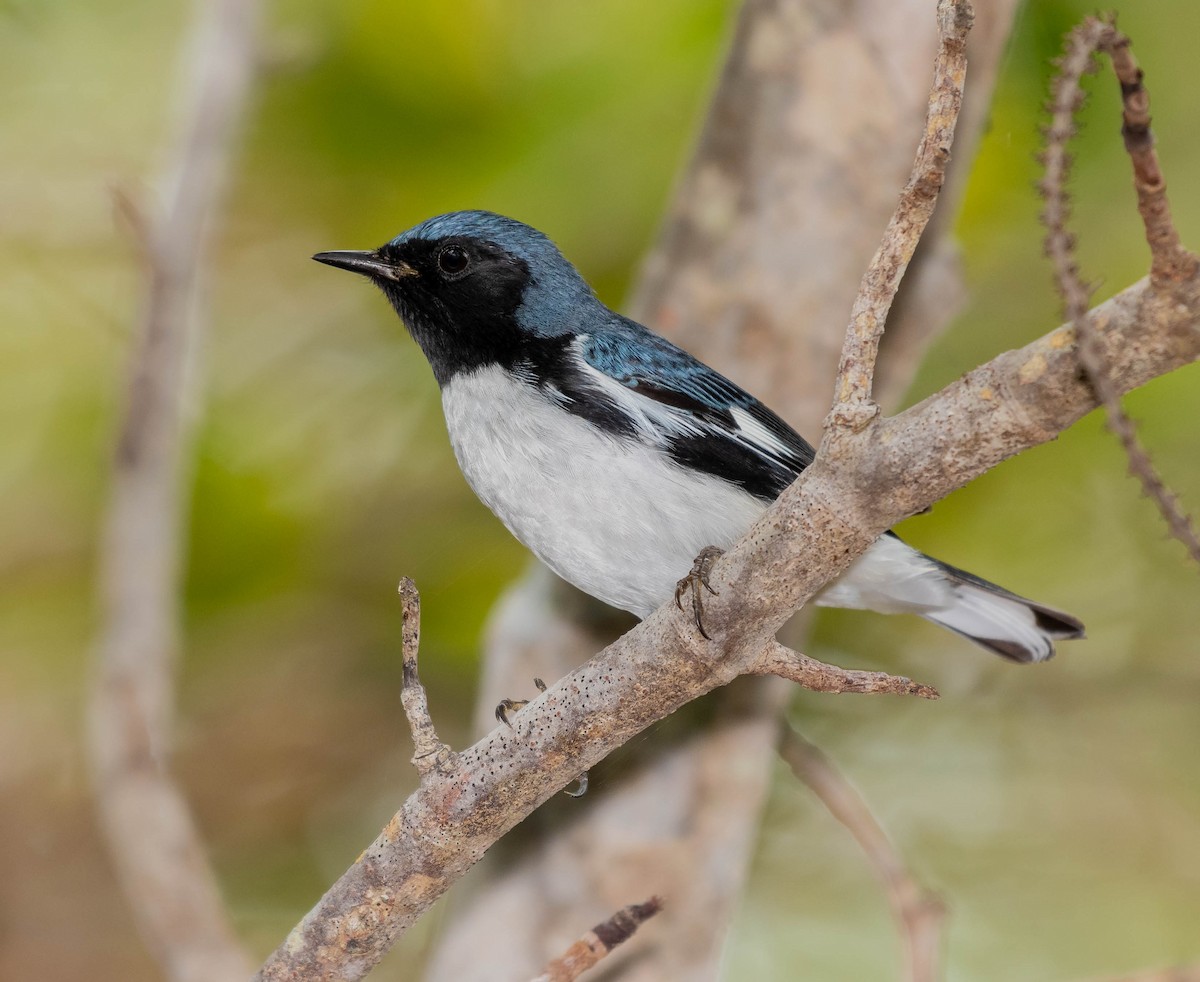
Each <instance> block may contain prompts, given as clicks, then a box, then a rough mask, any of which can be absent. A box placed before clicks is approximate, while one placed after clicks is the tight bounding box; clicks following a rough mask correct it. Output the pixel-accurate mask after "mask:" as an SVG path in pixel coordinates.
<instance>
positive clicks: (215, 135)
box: [88, 0, 258, 982]
mask: <svg viewBox="0 0 1200 982" xmlns="http://www.w3.org/2000/svg"><path fill="white" fill-rule="evenodd" d="M257 14H258V7H257V4H256V3H255V2H251V0H220V2H202V3H197V4H196V9H195V17H196V22H195V27H194V28H193V31H192V33H191V35H190V37H189V38H188V40H189V43H190V47H191V53H190V58H189V59H188V64H187V69H188V76H187V90H186V93H185V95H186V105H185V106H184V108H183V110H182V113H181V120H182V127H181V131H180V134H179V137H178V142H177V144H176V146H175V152H174V163H173V165H172V166H171V167H170V168H169V169H168V170H167V172H166V174H165V175H164V179H163V185H164V201H163V208H162V211H161V213H160V214H157V215H156V216H155V217H154V218H153V220H149V221H147V222H146V223H145V224H144V225H138V224H137V220H136V219H135V227H136V228H138V231H139V234H140V235H141V236H142V237H143V238H144V242H142V243H139V244H140V245H142V246H143V247H144V253H145V261H146V264H147V267H148V269H147V284H146V294H145V298H144V301H143V309H142V314H141V327H140V333H139V337H138V346H137V350H136V352H135V355H134V359H133V366H132V374H131V378H130V382H129V392H128V397H127V404H126V407H125V414H124V417H123V419H122V422H121V427H120V435H119V440H118V444H117V451H116V458H115V461H114V471H113V480H112V489H111V500H110V502H109V507H108V512H107V514H106V516H105V519H104V538H103V548H102V550H101V556H100V574H99V578H100V584H101V591H102V600H103V617H102V627H101V629H100V635H99V638H98V640H97V645H96V665H95V673H94V676H93V680H92V690H91V694H90V699H89V720H88V723H89V740H88V747H89V751H90V754H91V770H92V778H93V785H94V792H95V797H96V804H97V806H98V809H99V812H100V818H101V820H102V826H103V830H104V833H105V836H106V838H107V841H108V846H109V850H110V852H111V854H112V858H113V862H114V864H115V866H116V868H117V873H118V875H119V877H120V880H121V883H122V886H123V888H124V890H125V894H126V896H127V898H128V900H129V903H130V905H131V907H132V908H133V911H134V914H135V917H136V919H137V923H138V926H139V927H140V929H141V931H142V934H143V935H144V937H145V939H146V942H147V944H148V945H149V947H150V948H151V950H152V952H153V953H154V955H155V957H156V958H158V960H159V962H160V963H161V964H162V966H163V968H164V970H165V972H166V974H167V976H168V977H169V978H170V979H173V980H184V982H202V980H203V982H213V980H224V979H229V980H233V979H239V980H240V979H244V978H245V977H246V974H247V973H248V971H249V968H248V963H247V960H246V957H245V956H244V955H243V953H242V951H241V950H240V948H239V946H238V943H237V940H236V938H235V935H234V932H233V930H232V928H231V926H230V924H229V922H228V919H227V916H226V914H225V911H224V909H223V907H222V904H221V900H220V896H219V891H218V889H217V883H216V878H215V877H214V875H213V872H212V870H211V869H210V867H209V865H208V860H207V857H206V856H205V853H204V848H203V846H202V844H201V842H200V839H199V835H198V834H197V831H196V828H195V824H194V821H193V819H192V816H191V814H190V813H189V811H188V807H187V803H186V802H185V800H184V797H183V795H182V793H181V792H180V791H179V789H178V787H177V786H176V784H175V782H174V779H173V778H172V775H171V773H170V770H169V765H168V758H169V744H170V726H171V721H172V716H173V702H174V699H173V689H174V666H175V661H176V657H177V649H178V638H177V635H178V604H179V600H178V597H179V590H180V550H181V541H182V538H183V533H182V524H183V518H182V514H183V512H184V502H185V499H186V493H185V490H184V488H185V479H184V472H185V471H186V451H185V448H186V447H187V446H188V440H187V432H186V431H187V427H186V425H185V420H184V418H183V411H182V404H183V402H184V396H185V394H186V393H187V392H188V391H189V386H188V374H189V373H188V368H187V366H188V354H189V350H190V349H191V347H192V345H193V344H194V341H195V337H194V336H195V334H196V332H198V331H199V329H200V325H199V319H198V318H197V317H195V316H194V315H193V308H194V306H195V303H196V294H197V280H198V277H199V275H200V271H201V270H202V269H203V267H204V260H205V251H206V249H205V247H206V245H207V242H208V238H209V230H210V227H211V218H212V216H213V214H214V213H215V211H216V210H217V207H218V206H219V203H220V201H221V197H222V194H223V191H224V189H225V185H226V172H227V169H228V162H229V157H230V154H231V152H232V147H233V139H234V135H235V133H236V129H237V123H238V121H239V119H240V117H241V114H242V110H243V107H244V105H245V101H246V95H247V92H248V90H249V86H250V77H251V66H252V64H253V60H254V47H255V45H254V38H255V33H256V32H255V25H256V22H257ZM118 207H120V199H118ZM126 211H127V213H128V214H129V215H131V216H140V214H141V211H140V210H139V209H136V208H134V207H132V206H131V207H130V208H129V209H126Z"/></svg>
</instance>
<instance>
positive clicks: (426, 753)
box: [399, 576, 454, 780]
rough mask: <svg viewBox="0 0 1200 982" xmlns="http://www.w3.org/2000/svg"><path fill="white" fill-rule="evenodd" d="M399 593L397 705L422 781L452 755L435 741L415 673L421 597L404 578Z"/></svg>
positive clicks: (442, 766)
mask: <svg viewBox="0 0 1200 982" xmlns="http://www.w3.org/2000/svg"><path fill="white" fill-rule="evenodd" d="M399 593H400V602H401V604H402V605H403V608H404V615H403V616H404V628H403V633H402V646H403V650H404V669H403V672H404V674H403V687H402V688H401V690H400V703H401V705H403V706H404V715H405V716H407V717H408V725H409V728H410V729H411V730H412V738H413V756H412V763H413V766H414V767H415V768H416V769H417V773H418V774H419V775H420V776H421V780H424V779H425V775H426V774H428V773H429V772H430V771H433V770H438V769H442V768H445V767H446V766H447V765H449V764H450V763H451V761H452V759H453V757H454V753H453V751H451V749H450V748H449V747H448V746H447V745H446V744H444V743H442V741H441V740H439V739H438V735H437V731H436V730H435V729H434V728H433V718H432V717H431V716H430V715H429V700H428V698H426V696H425V686H423V685H422V684H421V679H420V677H419V676H418V674H417V650H418V648H419V647H420V645H421V595H420V594H419V593H418V592H417V585H416V584H415V583H414V582H413V581H412V580H411V579H410V578H409V577H407V576H406V577H404V579H402V580H401V581H400V588H399Z"/></svg>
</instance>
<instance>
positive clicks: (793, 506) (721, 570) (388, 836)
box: [258, 280, 1200, 980]
mask: <svg viewBox="0 0 1200 982" xmlns="http://www.w3.org/2000/svg"><path fill="white" fill-rule="evenodd" d="M1198 322H1200V281H1197V280H1191V281H1188V282H1187V283H1183V284H1179V285H1178V287H1177V289H1175V290H1173V291H1172V292H1171V294H1170V295H1161V294H1157V293H1155V292H1154V291H1153V290H1152V289H1151V287H1150V285H1149V282H1148V281H1143V282H1141V283H1138V284H1137V285H1135V286H1133V287H1131V288H1130V289H1128V290H1126V291H1124V292H1123V293H1122V294H1119V295H1118V296H1117V297H1114V298H1113V299H1112V300H1110V301H1109V302H1108V303H1106V304H1104V305H1102V306H1101V307H1100V308H1098V309H1097V310H1096V311H1094V312H1093V313H1092V315H1091V323H1092V325H1093V327H1094V328H1095V329H1096V330H1097V331H1098V332H1099V333H1100V335H1101V336H1102V337H1103V339H1104V344H1105V347H1106V353H1107V356H1108V358H1109V362H1110V365H1111V366H1112V377H1113V380H1114V382H1115V384H1117V386H1118V387H1119V388H1120V390H1121V391H1122V392H1124V391H1128V390H1129V389H1132V388H1134V387H1136V386H1138V385H1140V384H1142V383H1144V382H1146V381H1147V380H1149V379H1151V378H1153V377H1155V376H1156V375H1160V374H1164V373H1165V372H1168V371H1170V370H1172V369H1174V368H1178V367H1179V366H1181V365H1184V364H1186V363H1188V362H1191V361H1193V360H1195V359H1196V358H1197V357H1200V330H1197V323H1198ZM1076 357H1077V356H1076V352H1075V350H1074V345H1073V339H1072V332H1071V329H1070V328H1066V327H1063V328H1059V329H1058V330H1056V331H1054V332H1052V333H1051V334H1049V335H1047V336H1046V337H1044V338H1042V339H1040V340H1038V341H1035V342H1034V343H1033V344H1031V345H1028V346H1027V347H1026V348H1024V349H1021V350H1019V351H1014V352H1008V353H1006V354H1003V355H1001V356H999V357H998V358H996V359H994V360H993V361H991V362H989V363H988V364H987V365H984V366H983V367H982V368H979V369H977V370H976V371H974V372H972V373H970V374H969V375H967V376H966V377H965V378H963V379H961V380H959V381H958V382H955V383H954V384H952V385H950V386H948V387H947V388H946V389H944V390H943V391H942V392H940V393H938V394H937V395H935V396H933V397H931V398H930V399H927V400H926V401H925V402H923V403H921V404H920V405H918V406H915V407H913V408H912V409H910V410H909V411H907V412H905V413H903V414H901V415H900V416H898V417H895V418H893V419H889V420H886V421H883V423H882V424H881V425H880V426H877V427H873V428H872V435H871V440H870V445H869V447H868V448H867V452H866V454H865V455H864V459H863V460H862V461H860V462H859V466H857V467H855V468H853V469H848V468H846V467H844V466H842V467H839V468H837V469H834V468H831V467H830V466H828V465H827V464H825V463H824V462H823V461H821V460H818V461H817V462H816V463H814V464H813V465H812V466H811V467H810V468H809V469H808V470H807V471H806V472H805V473H804V474H803V475H802V476H801V478H800V479H799V480H798V481H797V482H796V483H795V484H794V485H792V487H791V488H789V489H788V490H787V491H785V492H784V494H783V495H782V496H781V498H780V499H779V501H777V502H776V503H775V504H774V505H773V506H772V507H771V508H770V509H768V511H767V513H766V514H765V515H764V516H763V518H762V519H761V520H760V521H759V522H758V523H756V525H755V526H754V527H753V528H752V529H751V530H750V532H749V533H748V534H747V535H746V536H745V537H744V538H743V539H742V540H741V541H740V542H739V543H738V544H737V545H736V546H734V548H733V549H731V550H730V551H729V552H727V553H726V554H725V556H724V557H723V558H722V559H721V560H720V561H719V562H718V564H717V566H716V568H715V570H714V571H713V582H714V584H715V585H717V586H718V588H719V589H720V595H719V596H716V597H711V598H709V599H708V602H707V604H706V607H705V626H706V628H707V629H708V631H709V633H710V634H711V635H712V636H713V638H714V640H713V641H712V642H711V643H707V644H703V643H700V641H701V639H700V638H699V636H698V635H697V634H696V632H695V629H694V626H693V625H692V624H691V623H690V622H689V620H688V618H687V616H685V615H684V614H682V613H681V612H679V611H678V610H676V608H675V607H674V605H673V604H668V605H666V606H665V607H664V608H663V609H660V610H659V611H656V612H655V613H654V614H653V615H651V616H650V617H649V618H648V619H647V620H645V621H643V622H642V623H641V624H640V625H638V626H637V627H636V628H634V629H633V630H632V631H631V632H629V633H628V634H626V635H625V636H624V637H622V638H621V639H620V640H618V641H617V642H615V643H614V644H612V645H610V646H609V647H608V648H606V649H605V650H604V651H602V652H601V653H600V654H599V655H597V656H596V657H595V658H593V659H592V660H591V661H590V662H588V663H587V664H586V665H584V666H583V667H582V668H580V669H578V670H577V671H575V672H572V673H571V674H570V675H568V676H566V677H565V678H563V679H562V680H560V681H559V682H558V683H557V684H556V685H554V686H552V687H551V688H550V689H549V690H548V691H547V692H545V693H544V694H542V695H541V696H540V697H539V698H538V699H536V700H534V701H533V702H532V703H531V704H530V705H529V706H527V707H526V708H525V709H524V710H522V711H521V713H520V714H519V715H518V716H517V717H516V720H515V729H510V728H508V727H506V726H501V727H498V728H496V729H495V730H493V731H492V732H491V733H490V734H488V735H487V736H486V737H485V738H483V739H482V740H480V741H479V742H478V743H476V744H475V745H474V746H473V747H470V748H468V749H467V750H464V751H463V752H461V753H460V754H458V756H457V759H456V761H455V764H454V766H453V767H452V768H451V769H450V770H449V771H447V772H446V773H442V774H438V775H436V777H434V778H433V779H432V780H430V781H429V782H427V783H426V784H424V785H423V786H422V787H421V788H420V789H419V790H418V791H417V792H416V793H414V794H413V795H412V796H411V797H410V798H409V799H408V801H407V802H405V804H404V806H403V807H402V808H401V810H400V811H399V812H398V813H397V814H396V816H395V817H394V818H393V819H392V821H391V822H390V823H389V824H388V826H387V827H386V828H385V829H384V831H383V832H382V834H381V835H380V836H379V838H377V839H376V840H375V842H374V843H372V845H371V846H370V847H368V849H367V850H366V851H365V852H364V853H363V855H362V857H361V858H360V859H359V860H358V861H357V862H356V863H355V864H354V865H353V866H352V867H351V868H350V869H349V870H347V872H346V873H345V874H343V876H342V877H341V878H340V879H339V880H338V881H337V882H336V883H335V884H334V885H333V886H332V887H331V888H330V890H329V891H328V892H327V893H326V895H325V896H324V897H323V898H322V899H321V901H320V902H319V903H318V904H317V906H316V907H314V908H313V910H311V911H310V912H309V913H308V914H307V915H306V916H305V918H304V919H303V921H302V922H301V923H300V924H299V925H298V926H297V927H296V928H295V930H293V931H292V933H291V934H290V935H289V937H288V938H287V940H286V941H285V942H284V943H283V944H282V945H281V946H280V948H279V949H277V950H276V952H275V953H274V954H273V955H272V956H271V957H270V959H269V960H268V961H267V963H266V965H264V967H263V969H262V970H261V971H260V973H259V976H258V978H260V979H301V978H303V979H306V980H310V979H311V980H318V979H333V978H345V979H358V978H361V977H362V976H363V975H364V974H365V973H366V972H367V971H369V970H370V968H371V967H372V966H373V965H374V964H375V963H376V962H377V961H378V960H379V958H380V957H382V955H383V953H384V952H385V951H386V950H387V949H388V948H389V947H390V946H391V944H392V943H393V942H394V941H395V939H396V937H397V936H398V935H399V934H400V933H401V932H402V931H404V930H405V929H406V928H407V927H408V926H409V925H411V924H412V923H413V922H414V921H415V920H416V919H417V917H419V916H420V915H421V914H422V913H423V912H424V911H425V910H427V909H428V908H429V906H430V905H431V904H432V903H433V902H434V901H435V900H436V899H437V898H438V897H440V896H441V895H442V894H443V893H444V892H445V890H446V889H447V888H448V887H449V885H450V884H451V883H452V882H454V881H455V880H456V879H458V878H459V877H460V876H461V875H462V874H463V873H464V872H466V870H467V869H469V868H470V867H471V866H472V865H473V864H474V863H475V862H476V861H478V859H479V858H480V857H481V856H482V855H483V853H484V852H485V851H486V850H487V849H488V848H490V846H491V845H492V844H493V843H495V842H496V841H497V840H498V839H499V838H500V837H501V836H502V835H504V834H505V833H506V832H507V831H508V830H509V829H511V828H512V827H513V826H514V825H516V824H517V823H518V822H520V821H521V820H522V819H523V818H524V817H525V816H527V815H528V814H530V812H532V811H533V810H534V809H535V808H537V807H538V806H539V805H540V804H541V803H542V802H544V801H545V800H546V799H547V798H549V797H550V796H551V795H552V794H554V793H555V792H556V791H558V790H559V789H561V788H563V787H565V786H566V785H567V784H568V783H570V782H571V781H572V780H573V779H574V778H575V777H576V775H578V773H579V772H580V771H582V770H586V769H588V768H590V767H592V766H593V765H595V764H596V763H598V762H599V761H600V760H601V759H603V758H604V757H605V756H607V755H608V754H609V753H611V752H612V751H613V750H614V749H616V748H617V747H618V746H621V745H622V744H623V743H625V742H626V741H627V740H629V739H630V738H631V737H632V736H634V735H635V734H637V733H639V732H641V731H642V730H643V729H645V728H646V727H647V726H649V725H650V724H651V723H653V722H655V721H657V720H659V719H662V718H664V717H666V716H668V715H670V714H671V713H672V712H674V711H675V710H676V709H677V708H678V707H679V706H681V705H683V704H684V703H686V702H688V701H690V700H692V699H694V698H697V697H698V696H700V695H703V694H704V693H705V692H708V691H710V690H712V689H714V688H716V687H717V686H721V685H724V684H726V683H727V682H729V681H731V680H732V679H733V678H735V677H736V676H738V675H740V674H743V673H746V672H752V671H754V670H755V668H756V665H757V664H758V662H759V659H760V658H761V657H762V656H761V652H762V651H763V649H764V648H765V647H766V646H767V645H769V644H772V643H773V637H774V634H775V632H776V631H777V630H778V628H779V627H780V626H781V625H782V624H783V623H784V622H785V621H786V620H787V619H788V617H790V616H791V614H792V613H793V612H794V611H795V610H796V608H797V607H798V606H800V605H801V604H802V603H803V602H805V601H806V600H807V599H809V598H810V597H812V596H813V595H814V594H815V593H816V592H817V591H819V590H820V589H821V587H823V586H824V585H825V583H826V582H828V581H829V580H830V579H832V578H834V577H835V576H837V575H838V574H840V573H841V572H842V570H844V569H845V568H846V567H847V566H848V565H849V564H850V563H851V562H852V561H853V559H854V558H855V557H856V556H858V555H859V554H860V553H861V552H862V551H863V550H865V549H866V548H867V546H868V545H869V544H870V543H871V542H873V541H874V539H875V538H876V537H877V536H878V535H879V534H880V533H882V532H883V531H884V530H885V529H887V528H889V527H890V526H891V525H893V524H895V523H896V522H897V521H898V520H899V519H901V518H903V517H905V516H907V515H910V514H913V513H915V512H917V511H920V510H921V509H923V508H925V507H927V506H928V505H930V504H932V503H933V502H934V501H936V500H938V499H939V498H941V497H943V496H945V495H946V494H948V493H949V492H950V491H952V490H954V489H955V488H957V487H961V486H962V485H964V484H966V483H967V482H969V481H970V480H972V479H974V478H975V477H978V476H979V475H980V474H982V473H983V472H985V471H986V470H988V469H989V468H990V467H993V466H995V465H996V464H997V463H999V462H1000V461H1001V460H1004V459H1005V458H1007V457H1010V456H1012V455H1013V454H1015V453H1018V452H1020V451H1021V450H1024V449H1026V448H1028V447H1032V446H1035V445H1037V444H1040V443H1044V442H1046V441H1047V440H1050V439H1053V438H1054V437H1055V436H1056V435H1057V434H1058V433H1059V432H1060V431H1061V430H1063V429H1065V428H1066V427H1067V426H1069V425H1071V423H1073V422H1075V421H1076V420H1077V419H1079V417H1081V416H1082V415H1083V414H1084V413H1086V412H1088V411H1089V410H1091V409H1093V408H1095V406H1096V398H1095V395H1094V393H1093V391H1092V389H1091V388H1090V387H1089V386H1088V385H1087V384H1086V383H1084V382H1082V381H1081V380H1080V379H1079V377H1078V372H1077V371H1076ZM848 471H851V472H850V473H848Z"/></svg>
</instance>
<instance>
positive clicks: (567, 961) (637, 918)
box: [533, 897, 662, 982]
mask: <svg viewBox="0 0 1200 982" xmlns="http://www.w3.org/2000/svg"><path fill="white" fill-rule="evenodd" d="M660 910H662V900H660V899H659V898H658V897H651V898H650V899H649V900H647V901H646V902H645V903H641V904H630V905H629V906H628V907H622V908H621V909H620V910H619V911H617V912H616V913H615V914H613V916H612V917H610V918H609V919H608V920H607V921H604V922H603V923H601V924H597V925H596V926H595V927H594V928H592V929H591V930H590V931H588V933H587V934H585V935H584V936H583V937H582V938H580V939H579V940H578V941H576V942H575V943H574V944H573V945H571V947H570V948H568V949H567V950H566V951H565V952H563V954H562V955H561V956H560V957H558V958H555V959H554V961H552V962H550V964H549V965H547V966H546V968H545V969H544V970H543V971H542V974H541V975H539V976H538V977H537V978H535V979H534V980H533V982H572V980H574V979H577V978H579V976H581V975H582V974H583V973H584V972H586V971H587V970H588V969H589V968H591V967H592V966H593V965H596V964H597V963H598V962H599V961H600V960H601V959H602V958H603V957H604V956H605V955H607V954H608V953H609V952H610V951H612V950H613V949H614V948H615V947H617V945H619V944H622V943H624V942H626V941H628V940H629V939H630V938H632V937H633V935H634V933H635V932H636V931H637V929H638V928H639V927H641V925H642V924H644V923H645V922H646V921H648V920H649V919H650V918H651V917H653V916H654V915H655V914H657V913H658V912H659V911H660Z"/></svg>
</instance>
